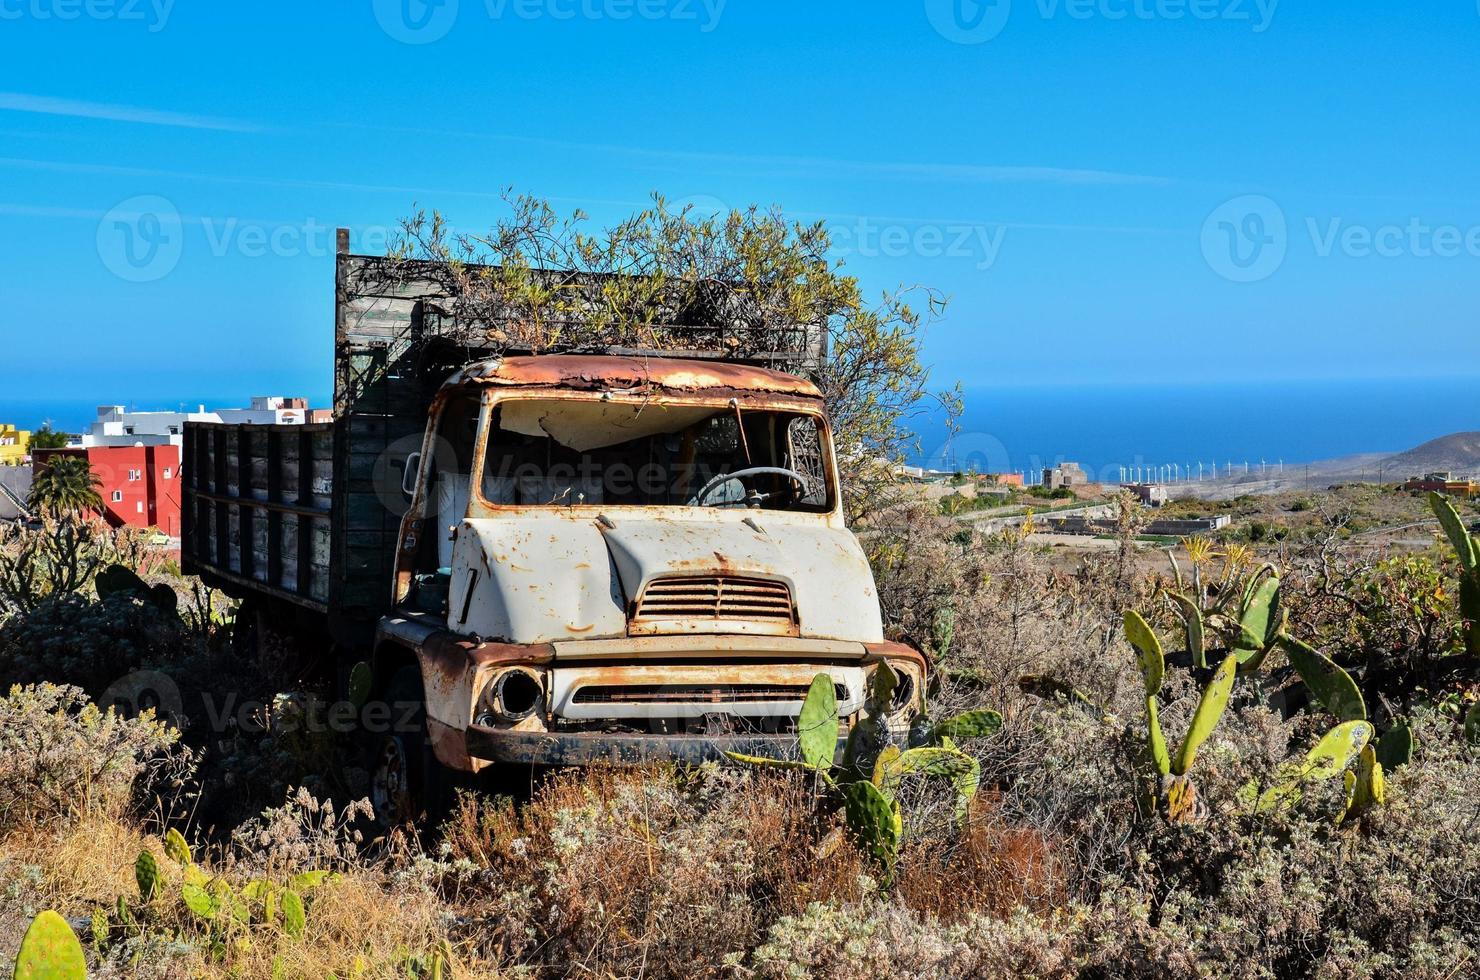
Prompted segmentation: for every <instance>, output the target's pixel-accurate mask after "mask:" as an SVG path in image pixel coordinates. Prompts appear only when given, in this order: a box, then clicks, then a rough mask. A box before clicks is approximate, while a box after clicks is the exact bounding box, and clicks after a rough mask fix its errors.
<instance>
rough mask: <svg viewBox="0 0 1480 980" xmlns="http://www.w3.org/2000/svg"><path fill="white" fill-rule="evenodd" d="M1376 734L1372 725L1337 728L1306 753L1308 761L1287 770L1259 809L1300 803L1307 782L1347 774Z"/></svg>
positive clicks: (1355, 723) (1261, 799)
mask: <svg viewBox="0 0 1480 980" xmlns="http://www.w3.org/2000/svg"><path fill="white" fill-rule="evenodd" d="M1372 735H1373V730H1372V724H1371V723H1370V722H1366V721H1348V722H1345V723H1343V724H1340V725H1337V726H1336V727H1335V728H1333V729H1331V730H1330V731H1329V732H1327V733H1326V735H1325V737H1324V738H1322V739H1321V740H1320V741H1319V742H1317V743H1316V746H1315V748H1313V749H1311V750H1310V751H1309V752H1308V753H1306V756H1305V759H1304V760H1302V761H1301V762H1299V763H1294V764H1292V765H1289V766H1287V767H1285V771H1284V773H1283V776H1282V778H1281V779H1280V781H1279V782H1277V783H1276V784H1275V785H1274V786H1272V787H1270V788H1269V789H1267V790H1265V791H1264V792H1263V793H1262V794H1260V796H1259V799H1258V803H1257V808H1258V809H1260V810H1269V809H1272V808H1274V807H1279V806H1286V805H1293V804H1295V803H1298V802H1299V801H1300V798H1301V796H1302V795H1303V793H1302V787H1303V786H1304V784H1305V783H1307V782H1314V781H1316V780H1321V779H1330V778H1332V777H1333V776H1338V775H1341V774H1342V773H1344V772H1345V771H1346V769H1347V767H1348V766H1350V765H1351V764H1352V763H1353V762H1354V761H1356V760H1357V758H1358V757H1359V756H1360V755H1361V754H1362V750H1363V749H1365V748H1367V744H1368V743H1369V742H1370V741H1372Z"/></svg>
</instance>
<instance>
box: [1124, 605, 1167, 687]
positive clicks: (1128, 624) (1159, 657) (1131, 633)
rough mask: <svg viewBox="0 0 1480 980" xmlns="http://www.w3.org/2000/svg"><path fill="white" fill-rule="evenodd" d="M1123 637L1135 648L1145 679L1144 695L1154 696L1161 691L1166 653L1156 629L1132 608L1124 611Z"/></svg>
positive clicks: (1165, 666)
mask: <svg viewBox="0 0 1480 980" xmlns="http://www.w3.org/2000/svg"><path fill="white" fill-rule="evenodd" d="M1125 638H1126V639H1127V640H1130V641H1131V646H1133V647H1135V648H1136V659H1137V660H1138V662H1139V663H1140V665H1141V676H1142V678H1144V680H1145V681H1146V696H1147V697H1148V698H1149V697H1155V696H1156V694H1157V693H1158V692H1159V691H1161V682H1162V680H1163V678H1164V677H1165V676H1166V669H1167V662H1166V654H1165V653H1164V652H1163V650H1162V647H1161V640H1160V639H1159V638H1158V637H1157V635H1156V631H1155V630H1153V629H1152V628H1151V625H1150V624H1149V623H1147V622H1146V620H1145V619H1144V618H1142V616H1141V614H1140V613H1138V612H1136V611H1135V610H1134V609H1127V610H1126V611H1125Z"/></svg>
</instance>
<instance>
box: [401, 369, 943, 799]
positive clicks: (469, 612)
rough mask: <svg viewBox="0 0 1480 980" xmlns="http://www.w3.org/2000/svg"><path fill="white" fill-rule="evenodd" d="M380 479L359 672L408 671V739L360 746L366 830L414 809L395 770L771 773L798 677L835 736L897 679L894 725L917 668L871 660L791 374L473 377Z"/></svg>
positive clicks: (812, 423)
mask: <svg viewBox="0 0 1480 980" xmlns="http://www.w3.org/2000/svg"><path fill="white" fill-rule="evenodd" d="M403 475H404V482H403V489H404V491H405V492H406V494H407V495H408V496H409V498H410V499H409V506H408V507H407V510H406V513H405V515H404V517H403V518H402V520H401V523H400V531H399V536H398V539H397V545H396V556H395V564H394V583H393V592H394V595H393V608H392V609H391V611H390V612H389V613H388V614H386V615H385V616H383V617H382V618H381V620H380V622H379V624H378V627H377V631H376V642H375V651H376V652H375V662H376V670H375V675H376V677H377V678H382V679H383V678H385V677H386V676H387V675H389V674H391V673H394V666H393V665H395V664H402V665H406V666H403V667H402V670H403V672H405V671H407V670H408V669H409V665H411V664H413V663H414V667H415V671H414V673H415V675H416V677H415V678H414V679H415V680H419V686H420V697H421V698H422V703H423V706H424V707H423V710H424V718H425V728H424V731H423V732H416V733H411V734H408V733H407V732H406V731H405V730H404V727H403V729H402V730H400V731H396V730H393V731H391V732H390V733H388V734H386V735H385V736H383V738H382V741H381V744H380V746H379V748H378V750H377V752H376V756H375V758H376V762H375V773H374V777H373V780H372V782H373V785H374V787H375V793H374V796H375V797H376V799H375V800H374V802H375V803H376V805H377V807H378V808H385V809H387V810H390V811H395V810H397V809H398V808H402V807H406V806H414V805H415V804H414V802H413V801H414V797H415V795H416V792H415V789H416V788H415V787H414V786H412V785H410V784H411V783H412V782H413V781H414V779H415V774H416V772H417V770H418V768H420V765H434V764H435V765H440V766H444V767H447V768H450V769H452V770H458V771H461V772H464V773H476V772H479V771H480V770H483V769H484V768H486V767H488V766H490V765H493V764H496V763H518V764H535V765H602V764H609V765H636V764H647V763H654V762H662V761H682V762H691V763H698V762H704V761H710V760H716V759H720V758H722V757H723V753H724V751H726V750H732V751H739V752H744V753H748V754H758V755H771V756H783V755H786V754H787V753H788V752H790V751H793V746H794V744H795V740H796V734H795V726H796V719H797V716H798V714H799V712H800V709H801V704H802V700H803V698H804V696H805V694H806V691H807V688H808V686H809V685H810V684H811V682H812V680H813V678H814V677H815V676H816V675H817V674H819V673H826V674H828V675H830V676H831V677H832V679H833V681H834V684H835V688H836V694H837V702H838V711H839V714H840V716H841V718H842V719H843V721H844V722H845V724H844V726H843V730H844V735H845V736H846V731H847V722H849V721H850V720H852V719H854V718H856V717H857V716H858V714H859V712H860V711H861V710H862V708H863V705H864V700H865V691H866V689H867V684H868V678H869V675H870V673H871V671H872V670H873V669H874V668H875V667H876V665H877V664H879V663H880V662H881V661H885V660H887V661H888V662H889V663H890V665H891V666H892V667H893V668H894V669H895V671H896V672H897V673H898V674H899V676H900V679H901V683H900V684H899V686H898V688H897V690H896V700H895V703H896V705H897V714H896V715H895V716H894V717H892V718H891V719H890V722H891V727H893V726H898V727H900V728H904V727H907V726H908V724H909V721H910V719H911V718H912V717H913V715H914V714H915V713H916V712H917V711H918V708H919V704H920V699H921V692H922V690H923V687H924V680H925V663H924V660H923V658H922V657H921V656H920V654H919V653H917V652H916V651H914V650H912V649H910V648H908V647H905V646H903V645H900V644H896V643H891V642H886V641H885V639H884V634H883V627H882V623H881V619H880V611H879V602H878V596H877V594H876V592H875V587H874V581H873V576H872V573H871V570H870V568H869V565H868V561H867V559H866V557H865V555H864V553H863V550H862V548H861V547H860V545H859V543H858V540H857V539H856V538H855V537H854V535H853V534H852V532H850V531H849V530H848V528H847V527H846V526H845V522H844V519H843V512H842V507H841V500H840V492H839V486H838V477H837V467H836V462H835V456H834V447H833V442H832V434H831V431H830V429H829V425H828V419H827V416H826V413H825V411H824V407H823V399H822V396H821V394H820V392H819V391H818V390H817V388H816V387H814V386H813V385H812V383H810V382H808V381H806V380H804V379H802V378H799V377H795V376H792V375H788V374H783V373H780V372H777V371H772V370H768V369H764V368H759V367H753V366H749V365H743V364H737V363H729V362H723V361H711V360H703V361H698V360H694V361H690V360H681V359H668V358H658V357H621V356H585V355H546V356H508V357H498V358H492V359H489V360H484V361H478V362H475V363H472V364H470V365H468V366H466V367H465V368H463V369H462V370H460V371H458V372H457V373H456V374H454V375H453V376H452V377H451V378H449V379H448V380H447V381H446V382H445V383H444V384H443V385H442V386H441V388H440V390H439V391H438V392H437V394H436V396H435V398H434V399H433V402H432V408H431V411H430V413H429V417H428V424H427V428H426V433H425V436H424V437H423V439H422V441H421V446H420V449H419V450H418V451H416V452H413V453H411V454H410V455H409V456H408V457H407V458H406V459H405V468H404V470H403ZM403 686H404V685H403ZM418 727H419V726H418ZM423 738H424V739H425V742H424V743H421V744H418V739H423ZM418 752H422V753H425V754H426V755H427V756H430V757H431V758H428V759H427V761H426V763H424V764H419V763H418V762H417V760H416V759H414V758H412V756H413V755H414V754H415V753H418ZM433 759H434V760H435V761H434V762H433V761H432V760H433Z"/></svg>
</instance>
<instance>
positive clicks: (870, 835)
mask: <svg viewBox="0 0 1480 980" xmlns="http://www.w3.org/2000/svg"><path fill="white" fill-rule="evenodd" d="M843 800H844V813H845V815H846V817H847V819H848V829H849V830H851V831H852V832H853V835H854V837H856V838H857V839H858V843H859V844H860V845H862V847H863V849H864V850H865V851H866V852H868V855H869V856H870V857H871V858H873V859H874V860H875V861H877V862H878V863H879V865H880V866H882V867H883V868H885V869H886V870H888V869H892V868H893V867H894V862H895V860H896V859H897V858H898V857H899V839H900V836H901V835H902V834H903V831H904V828H903V822H902V821H901V819H900V816H899V811H898V810H897V809H896V808H895V806H894V803H893V802H892V801H891V800H889V798H888V797H886V796H885V795H884V794H883V792H881V791H880V789H879V788H878V787H877V786H875V785H874V784H873V783H868V782H857V783H850V784H849V785H848V786H847V787H846V788H845V789H844V791H843Z"/></svg>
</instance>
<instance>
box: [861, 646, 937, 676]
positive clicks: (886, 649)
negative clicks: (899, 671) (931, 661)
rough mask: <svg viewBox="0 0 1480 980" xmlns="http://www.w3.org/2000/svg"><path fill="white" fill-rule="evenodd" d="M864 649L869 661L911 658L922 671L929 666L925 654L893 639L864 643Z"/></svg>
mask: <svg viewBox="0 0 1480 980" xmlns="http://www.w3.org/2000/svg"><path fill="white" fill-rule="evenodd" d="M863 646H864V649H866V650H867V651H868V654H869V655H868V658H867V659H868V660H869V661H870V662H873V661H879V660H885V659H888V660H912V661H914V662H915V663H916V664H918V665H919V666H920V670H921V672H924V671H925V670H926V669H927V667H928V666H929V665H928V664H927V663H926V662H925V655H924V654H923V653H921V652H920V651H919V650H916V649H915V648H914V647H911V646H906V645H905V644H903V643H895V642H894V641H893V640H885V641H884V642H883V643H865V644H864V645H863Z"/></svg>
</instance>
